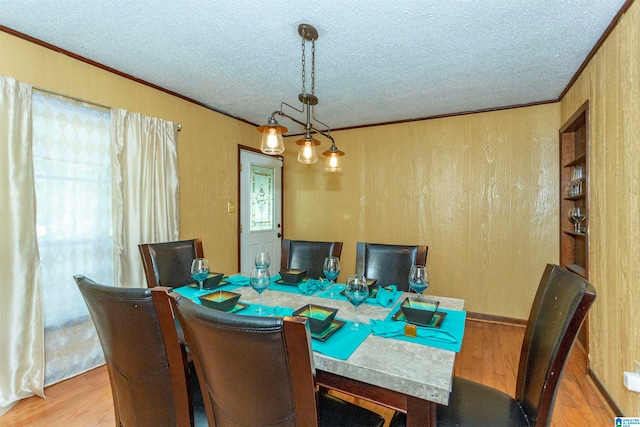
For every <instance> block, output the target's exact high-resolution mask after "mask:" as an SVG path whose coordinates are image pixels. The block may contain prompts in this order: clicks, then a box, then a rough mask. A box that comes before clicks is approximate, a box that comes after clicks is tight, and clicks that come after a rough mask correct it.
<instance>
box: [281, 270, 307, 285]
mask: <svg viewBox="0 0 640 427" xmlns="http://www.w3.org/2000/svg"><path fill="white" fill-rule="evenodd" d="M305 274H307V270H283V271H281V272H280V277H282V281H283V282H284V283H290V284H292V285H296V284H298V283H300V282H302V279H304V275H305Z"/></svg>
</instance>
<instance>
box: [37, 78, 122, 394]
mask: <svg viewBox="0 0 640 427" xmlns="http://www.w3.org/2000/svg"><path fill="white" fill-rule="evenodd" d="M32 117H33V168H34V171H33V172H34V176H35V180H34V181H35V189H36V201H37V205H38V209H37V219H36V225H37V232H38V251H39V253H40V263H41V270H42V300H43V310H44V328H45V329H44V346H45V362H46V364H45V381H44V382H45V385H46V386H48V385H51V384H54V383H56V382H59V381H61V380H64V379H67V378H70V377H73V376H75V375H78V374H80V373H82V372H85V371H88V370H90V369H93V368H95V367H97V366H100V365H102V364H103V363H104V356H103V354H102V347H101V346H100V342H99V340H98V336H97V334H96V331H95V327H94V326H93V322H92V321H91V317H90V316H89V312H88V310H87V306H86V304H85V303H84V300H83V298H82V295H81V294H80V291H79V290H78V287H77V286H76V284H75V281H74V280H73V276H74V275H75V274H84V275H86V276H87V277H91V278H92V279H94V280H97V281H99V282H100V283H113V243H112V242H113V227H112V209H111V154H110V149H111V143H110V141H109V128H110V112H109V110H108V109H104V108H96V107H94V106H92V105H90V104H87V103H84V102H78V101H75V100H71V99H69V98H65V97H62V96H59V95H52V94H49V93H43V92H41V91H38V90H35V91H34V92H33V96H32Z"/></svg>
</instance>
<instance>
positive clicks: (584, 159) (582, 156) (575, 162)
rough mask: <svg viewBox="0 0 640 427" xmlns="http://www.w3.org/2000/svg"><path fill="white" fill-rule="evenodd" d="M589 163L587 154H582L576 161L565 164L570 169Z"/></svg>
mask: <svg viewBox="0 0 640 427" xmlns="http://www.w3.org/2000/svg"><path fill="white" fill-rule="evenodd" d="M586 161H587V153H582V154H580V155H579V156H578V157H576V158H575V159H573V160H571V161H570V162H569V163H567V164H565V165H564V167H565V168H570V167H571V166H575V165H579V164H580V163H586Z"/></svg>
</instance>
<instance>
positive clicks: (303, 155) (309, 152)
mask: <svg viewBox="0 0 640 427" xmlns="http://www.w3.org/2000/svg"><path fill="white" fill-rule="evenodd" d="M296 144H298V145H299V146H300V151H299V152H298V161H299V162H300V163H303V164H305V165H312V164H314V163H315V162H317V161H318V154H317V153H316V146H318V145H320V141H318V140H317V139H315V138H313V137H312V136H311V134H310V133H309V132H307V134H306V135H305V137H304V138H303V139H299V140H297V141H296Z"/></svg>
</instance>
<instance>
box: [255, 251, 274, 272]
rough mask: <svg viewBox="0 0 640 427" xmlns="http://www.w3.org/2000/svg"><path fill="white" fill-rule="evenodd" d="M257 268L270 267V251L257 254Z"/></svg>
mask: <svg viewBox="0 0 640 427" xmlns="http://www.w3.org/2000/svg"><path fill="white" fill-rule="evenodd" d="M255 262H256V268H269V266H270V265H271V259H270V258H269V252H258V253H257V254H256V261H255Z"/></svg>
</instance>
